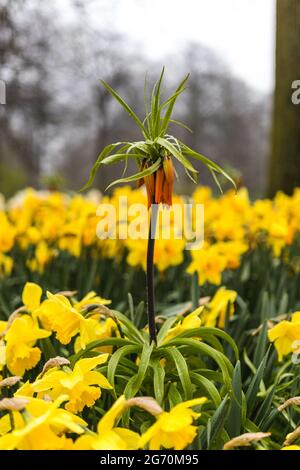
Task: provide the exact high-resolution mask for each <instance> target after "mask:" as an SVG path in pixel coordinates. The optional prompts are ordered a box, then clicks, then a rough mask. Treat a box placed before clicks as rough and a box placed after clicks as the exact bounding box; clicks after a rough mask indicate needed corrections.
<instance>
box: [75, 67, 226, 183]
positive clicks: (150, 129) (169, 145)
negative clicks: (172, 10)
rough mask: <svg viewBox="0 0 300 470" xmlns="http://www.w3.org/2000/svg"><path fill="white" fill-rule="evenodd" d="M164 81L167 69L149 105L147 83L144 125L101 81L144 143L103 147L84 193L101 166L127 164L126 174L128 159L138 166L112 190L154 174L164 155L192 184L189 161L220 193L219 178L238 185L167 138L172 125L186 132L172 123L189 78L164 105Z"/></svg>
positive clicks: (194, 175) (193, 175) (193, 176)
mask: <svg viewBox="0 0 300 470" xmlns="http://www.w3.org/2000/svg"><path fill="white" fill-rule="evenodd" d="M163 77H164V68H163V69H162V72H161V74H160V77H159V79H158V81H157V83H156V84H155V85H154V87H153V90H152V93H151V100H150V103H148V96H147V81H146V80H145V86H144V101H145V114H146V116H145V119H144V120H143V121H142V120H141V119H140V118H139V117H138V116H137V114H136V113H135V112H134V110H133V109H132V108H131V107H130V106H129V105H128V104H127V103H126V102H125V101H124V100H123V99H122V98H121V97H120V95H119V94H118V93H117V92H116V91H115V90H113V89H112V88H111V87H110V86H109V85H108V84H107V83H106V82H105V81H103V80H100V82H101V83H102V85H103V86H104V87H105V88H106V89H107V90H108V91H109V93H111V95H112V96H113V97H114V98H115V99H116V100H117V101H118V103H119V104H120V105H121V106H122V107H123V108H124V109H125V111H126V112H127V113H128V114H129V115H130V116H131V118H132V119H133V120H134V122H135V123H136V125H137V126H138V127H139V129H140V131H141V133H142V136H143V140H141V141H137V142H116V143H113V144H109V145H107V146H106V147H104V149H103V150H102V151H101V153H100V154H99V156H98V158H97V160H96V162H95V164H94V166H93V168H92V170H91V173H90V177H89V180H88V182H87V183H86V185H85V186H84V187H83V188H82V190H85V189H87V188H88V187H89V186H90V185H91V184H92V183H93V181H94V178H95V175H96V173H97V171H98V169H99V168H100V166H101V165H110V164H113V163H117V162H121V161H124V162H125V169H124V173H125V172H126V169H127V164H128V160H129V159H133V160H135V161H136V163H137V166H138V172H137V173H135V174H133V175H131V176H129V177H123V178H120V179H117V180H114V181H113V182H112V183H111V184H110V185H109V186H108V188H109V187H111V186H113V185H115V184H118V183H130V182H133V181H136V180H139V179H141V178H144V177H145V176H149V175H151V174H152V173H155V172H156V171H157V169H158V168H159V166H160V164H161V158H162V157H163V156H164V155H165V154H168V155H170V156H172V157H173V158H175V160H177V161H178V162H179V163H180V164H181V165H182V166H183V167H184V170H185V172H186V174H187V175H188V176H189V178H190V179H191V180H192V181H193V182H196V181H197V170H196V169H195V168H194V167H193V165H192V163H191V162H190V159H195V160H198V161H200V162H201V163H203V164H204V165H205V166H206V168H207V169H208V170H209V172H210V173H211V175H212V176H213V178H214V180H215V182H216V184H217V185H218V187H219V188H220V189H221V186H220V184H219V181H218V175H222V176H224V177H225V178H227V179H228V180H229V181H230V182H231V183H232V184H233V185H234V186H235V182H234V180H233V179H232V178H231V176H229V175H228V173H226V172H225V171H224V170H223V169H222V168H221V167H220V166H219V165H217V164H216V163H214V162H213V161H212V160H210V159H208V158H207V157H205V156H204V155H201V154H200V153H198V152H196V151H195V150H192V149H190V148H189V147H188V146H187V145H185V144H184V143H183V142H181V141H180V140H179V139H177V138H176V137H174V136H172V135H169V134H168V128H169V125H170V123H175V124H178V125H180V126H182V127H184V128H187V126H186V125H185V124H183V123H181V122H180V121H176V120H174V119H172V113H173V110H174V106H175V103H176V100H177V98H178V97H179V96H180V95H181V93H182V92H183V91H184V90H185V85H186V82H187V80H188V78H189V75H186V76H185V77H184V79H183V80H182V81H181V82H180V84H179V85H178V87H177V88H176V90H175V91H174V93H173V94H172V95H171V96H170V97H169V98H167V99H166V100H165V101H162V99H161V86H162V81H163Z"/></svg>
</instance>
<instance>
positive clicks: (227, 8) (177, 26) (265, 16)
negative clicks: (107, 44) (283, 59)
mask: <svg viewBox="0 0 300 470" xmlns="http://www.w3.org/2000/svg"><path fill="white" fill-rule="evenodd" d="M113 5H114V11H113V16H112V18H110V19H111V21H110V22H111V24H112V26H113V27H114V28H116V29H118V30H120V31H122V32H123V33H126V34H128V35H129V36H131V37H132V38H133V39H134V40H136V41H137V42H139V43H140V45H141V47H143V48H144V49H145V51H146V53H147V54H149V56H151V57H154V58H158V59H159V58H160V57H163V55H164V54H166V53H173V54H176V49H177V45H178V44H182V43H183V42H184V41H187V40H194V41H199V42H200V43H202V44H205V45H207V46H209V47H210V48H212V49H213V50H215V51H216V52H217V53H218V54H219V55H220V56H221V57H222V58H223V60H225V61H226V62H227V63H228V64H229V65H230V66H231V68H232V70H233V71H234V73H235V74H236V75H238V76H239V77H241V78H243V79H244V80H245V81H246V82H248V83H249V84H250V85H252V86H254V87H255V88H257V89H259V90H261V91H263V92H265V91H270V90H271V89H272V87H273V79H274V40H275V37H274V36H275V0H115V1H114V2H113Z"/></svg>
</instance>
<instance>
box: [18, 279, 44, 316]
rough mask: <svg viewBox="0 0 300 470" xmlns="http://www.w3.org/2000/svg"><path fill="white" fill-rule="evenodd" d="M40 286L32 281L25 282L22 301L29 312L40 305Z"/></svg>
mask: <svg viewBox="0 0 300 470" xmlns="http://www.w3.org/2000/svg"><path fill="white" fill-rule="evenodd" d="M42 293H43V291H42V288H41V287H40V286H39V285H38V284H35V283H34V282H26V284H25V286H24V289H23V292H22V302H23V304H24V306H25V307H26V309H27V310H29V312H33V311H34V310H35V309H37V308H38V307H39V306H40V303H41V297H42Z"/></svg>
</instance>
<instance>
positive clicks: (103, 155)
mask: <svg viewBox="0 0 300 470" xmlns="http://www.w3.org/2000/svg"><path fill="white" fill-rule="evenodd" d="M124 144H125V145H124ZM120 145H123V147H122V149H124V148H128V146H129V144H127V142H116V143H114V144H109V145H107V146H106V147H104V149H103V150H102V152H101V153H100V154H99V155H98V157H97V160H96V162H95V163H94V165H93V168H92V170H91V172H90V176H89V179H88V182H87V183H86V184H85V185H84V186H83V188H81V189H80V191H85V190H86V189H88V188H89V187H90V186H91V184H92V183H93V181H94V179H95V176H96V173H97V171H98V168H99V166H100V165H101V162H102V161H103V160H104V158H106V157H107V156H108V155H109V154H110V153H111V152H112V151H113V150H114V149H115V148H116V147H120Z"/></svg>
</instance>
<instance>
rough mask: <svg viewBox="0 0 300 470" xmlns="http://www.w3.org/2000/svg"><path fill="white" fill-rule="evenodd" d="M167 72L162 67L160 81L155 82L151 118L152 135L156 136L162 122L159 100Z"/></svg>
mask: <svg viewBox="0 0 300 470" xmlns="http://www.w3.org/2000/svg"><path fill="white" fill-rule="evenodd" d="M164 73H165V68H164V67H163V68H162V71H161V74H160V77H159V79H158V82H157V83H156V84H155V86H154V88H153V93H152V109H151V119H152V137H156V136H157V134H158V129H159V123H160V108H159V100H160V89H161V83H162V79H163V76H164Z"/></svg>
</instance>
